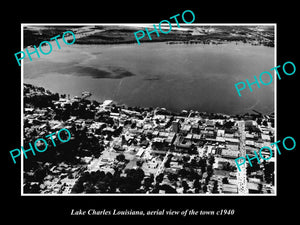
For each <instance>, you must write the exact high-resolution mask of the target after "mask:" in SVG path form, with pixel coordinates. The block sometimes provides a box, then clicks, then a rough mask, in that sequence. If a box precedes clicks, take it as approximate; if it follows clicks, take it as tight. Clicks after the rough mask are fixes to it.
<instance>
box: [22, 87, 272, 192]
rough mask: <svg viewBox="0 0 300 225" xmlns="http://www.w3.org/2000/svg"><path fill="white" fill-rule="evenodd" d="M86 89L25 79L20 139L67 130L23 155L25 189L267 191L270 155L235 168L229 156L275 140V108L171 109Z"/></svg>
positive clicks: (269, 180) (76, 190)
mask: <svg viewBox="0 0 300 225" xmlns="http://www.w3.org/2000/svg"><path fill="white" fill-rule="evenodd" d="M90 96H91V93H89V92H83V93H82V96H74V97H70V96H69V95H66V94H58V93H55V94H54V93H51V92H50V91H48V90H45V89H44V88H42V87H36V86H33V85H31V84H24V122H23V125H24V137H23V138H24V146H27V145H26V143H29V142H32V141H34V140H36V139H38V138H41V137H44V136H46V135H49V134H50V133H53V132H55V131H57V130H59V129H62V128H66V129H68V130H69V131H70V132H71V134H72V137H71V139H70V140H69V141H68V142H67V143H57V145H56V147H55V148H54V147H52V146H51V145H49V149H48V150H47V151H46V152H44V153H43V154H39V155H36V156H35V157H30V158H28V159H27V160H25V161H24V184H23V192H24V193H25V194H27V193H41V194H48V193H49V194H50V193H51V194H77V193H81V194H85V193H86V194H105V193H107V194H236V195H238V194H274V192H275V186H274V184H275V175H274V167H275V158H274V155H275V154H273V157H272V158H271V159H270V160H268V161H263V162H262V163H261V164H258V163H257V162H256V161H253V162H252V166H249V164H248V162H247V164H244V165H243V167H241V168H242V171H241V172H239V171H238V170H237V167H236V164H235V161H234V159H236V158H237V157H241V156H245V153H247V155H249V156H250V157H251V156H252V157H253V156H254V154H255V153H254V152H257V153H258V151H259V149H260V148H262V147H263V146H270V143H272V142H274V141H275V140H274V133H275V128H274V113H271V114H268V115H264V114H262V113H260V112H257V111H255V110H253V112H254V113H251V114H249V113H246V114H244V115H225V114H221V113H209V112H198V111H192V110H190V111H186V110H182V111H181V112H177V113H176V112H171V111H169V110H167V109H165V108H151V107H149V108H146V107H130V106H126V105H124V104H120V103H116V102H114V101H113V100H105V101H103V102H97V101H95V100H89V98H90ZM47 141H49V144H50V141H51V140H47ZM262 154H263V156H266V158H267V156H268V154H270V152H269V151H266V152H262Z"/></svg>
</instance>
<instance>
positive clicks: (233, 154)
mask: <svg viewBox="0 0 300 225" xmlns="http://www.w3.org/2000/svg"><path fill="white" fill-rule="evenodd" d="M222 156H223V157H228V158H237V157H239V151H233V150H228V149H222Z"/></svg>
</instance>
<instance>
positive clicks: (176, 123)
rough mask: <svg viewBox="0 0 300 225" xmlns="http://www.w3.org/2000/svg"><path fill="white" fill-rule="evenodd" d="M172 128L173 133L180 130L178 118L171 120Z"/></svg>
mask: <svg viewBox="0 0 300 225" xmlns="http://www.w3.org/2000/svg"><path fill="white" fill-rule="evenodd" d="M172 129H173V131H174V132H175V133H178V132H179V131H180V123H179V120H178V119H177V120H174V121H173V122H172Z"/></svg>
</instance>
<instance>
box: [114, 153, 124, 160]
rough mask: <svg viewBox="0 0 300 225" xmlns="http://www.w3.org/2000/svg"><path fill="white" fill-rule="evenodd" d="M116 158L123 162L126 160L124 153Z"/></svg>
mask: <svg viewBox="0 0 300 225" xmlns="http://www.w3.org/2000/svg"><path fill="white" fill-rule="evenodd" d="M116 160H118V161H119V162H123V161H124V160H125V155H124V154H123V153H121V154H119V155H117V156H116Z"/></svg>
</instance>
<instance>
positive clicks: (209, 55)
mask: <svg viewBox="0 0 300 225" xmlns="http://www.w3.org/2000/svg"><path fill="white" fill-rule="evenodd" d="M33 57H36V56H33ZM274 57H275V56H274V48H269V47H265V46H252V45H249V44H241V43H239V44H237V45H236V43H235V42H232V43H228V44H221V45H203V44H197V45H185V44H179V45H167V44H165V43H143V45H142V46H138V45H136V44H122V45H76V43H75V44H74V45H72V46H68V48H66V49H61V50H57V51H56V49H54V50H53V52H52V53H51V55H47V56H41V58H40V59H37V58H34V61H32V62H29V60H28V59H27V60H25V66H24V82H25V83H30V84H34V85H38V86H42V87H45V88H46V89H49V90H50V91H52V92H58V93H67V94H71V95H72V96H75V95H77V96H80V95H81V92H82V91H90V92H91V93H92V94H93V96H92V98H94V99H97V100H98V101H103V100H105V99H113V100H114V101H117V102H119V103H125V104H127V105H129V106H145V107H156V106H158V107H164V108H167V109H170V110H173V111H181V110H183V109H186V110H189V109H193V110H198V111H206V112H215V113H216V112H221V113H227V114H238V113H246V112H251V110H252V109H255V110H258V111H260V112H262V113H269V112H272V111H274V84H273V83H272V84H270V85H269V86H263V87H262V88H260V89H258V88H257V87H255V88H254V89H255V90H254V91H253V92H252V93H251V92H249V91H248V92H246V91H245V93H243V97H239V96H238V95H237V93H236V90H235V88H234V84H235V83H237V82H239V81H244V80H245V79H249V81H252V79H253V76H254V75H256V76H258V75H259V74H260V73H261V72H263V71H269V70H270V68H272V67H274V66H275V65H274Z"/></svg>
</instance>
